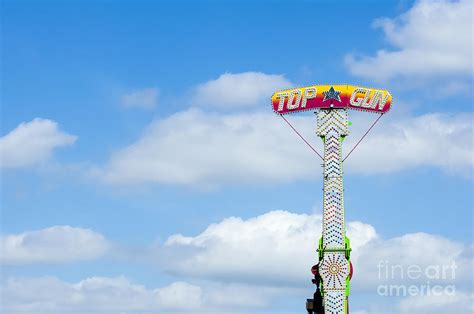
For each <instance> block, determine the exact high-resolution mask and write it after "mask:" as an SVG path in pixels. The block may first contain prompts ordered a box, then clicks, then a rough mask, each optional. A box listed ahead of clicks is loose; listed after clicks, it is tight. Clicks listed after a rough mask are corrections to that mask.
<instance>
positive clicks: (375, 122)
mask: <svg viewBox="0 0 474 314" xmlns="http://www.w3.org/2000/svg"><path fill="white" fill-rule="evenodd" d="M382 116H383V113H381V114H380V116H379V117H378V118H377V120H375V121H374V123H372V125H371V126H370V128H369V129H368V130H367V132H365V134H364V135H362V137H361V138H360V140H359V141H358V142H357V144H355V145H354V147H352V149H351V151H350V152H349V154H347V156H346V157H344V159H343V160H342V162H344V160H346V159H347V157H349V156H350V155H351V154H352V152H353V151H354V149H356V147H357V146H358V145H359V144H360V142H362V140H363V139H364V137H365V136H366V135H367V134H369V132H370V130H372V128H373V127H374V125H375V124H377V122H379V120H380V118H382Z"/></svg>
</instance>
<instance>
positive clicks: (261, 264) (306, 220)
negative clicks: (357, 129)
mask: <svg viewBox="0 0 474 314" xmlns="http://www.w3.org/2000/svg"><path fill="white" fill-rule="evenodd" d="M321 224H322V221H321V217H320V216H319V215H305V214H295V213H290V212H286V211H271V212H268V213H266V214H263V215H260V216H257V217H253V218H249V219H242V218H239V217H230V218H226V219H224V220H222V221H220V222H218V223H215V224H211V225H210V226H208V227H207V228H206V229H205V230H204V231H203V232H201V233H199V234H197V235H194V236H190V235H181V234H175V235H172V236H170V237H169V238H168V239H167V240H166V242H165V243H164V244H163V245H158V246H157V247H154V248H153V249H152V251H153V252H154V254H156V255H155V256H154V258H155V259H152V262H153V264H154V265H156V264H157V263H156V262H157V260H156V258H158V262H159V264H160V265H161V266H162V267H164V270H167V271H169V272H172V273H173V274H174V275H176V276H178V277H181V278H186V281H189V280H190V282H182V281H178V282H174V283H172V284H170V285H168V286H165V287H160V288H149V287H145V286H144V285H141V284H137V283H134V282H131V281H130V280H128V279H126V278H124V277H116V278H107V277H92V278H87V279H84V280H81V281H79V282H77V283H68V282H64V281H61V280H59V279H57V278H54V277H44V278H14V277H9V278H5V279H4V281H3V283H2V285H1V291H0V293H1V295H2V298H3V300H5V301H3V302H2V304H1V309H0V310H1V311H2V313H3V312H5V313H8V312H9V311H11V312H14V311H24V312H31V313H38V312H65V311H78V312H81V311H82V312H91V313H93V312H97V313H101V312H102V313H103V312H105V311H119V310H120V311H123V312H127V311H159V312H167V311H170V312H173V311H183V312H189V311H190V310H193V311H194V312H213V311H214V312H223V311H226V310H228V309H229V308H232V309H233V310H234V311H236V312H237V311H244V312H249V311H252V310H251V309H253V310H255V309H257V310H262V311H265V310H271V311H272V312H273V310H274V309H275V305H274V304H278V302H276V303H275V301H276V300H281V299H282V298H285V299H287V300H288V299H292V298H298V299H301V300H304V298H305V297H307V296H309V295H310V294H311V291H312V289H313V286H312V285H311V283H310V282H309V279H310V278H311V274H310V272H309V268H310V267H311V265H313V264H315V263H316V259H317V253H316V246H317V242H318V239H319V237H320V234H321ZM346 227H347V233H348V236H349V238H350V239H351V245H352V249H353V251H352V254H351V259H352V263H353V265H354V269H355V271H354V277H353V278H352V281H351V287H352V288H351V293H352V294H351V299H352V300H355V299H357V300H359V302H358V303H359V304H360V300H367V306H366V308H367V310H360V313H380V312H390V313H428V312H430V311H433V309H438V308H439V309H443V312H446V313H464V312H466V313H468V312H469V310H470V309H471V308H472V278H473V277H472V275H473V273H472V272H473V270H472V264H473V254H472V249H473V246H472V244H471V245H465V244H462V243H458V242H454V241H451V240H449V239H446V238H444V237H441V236H436V235H431V234H426V233H412V234H405V235H402V236H400V237H394V238H390V239H383V238H381V237H380V236H379V235H378V234H377V232H376V230H375V228H374V227H373V226H371V225H369V224H365V223H362V222H349V223H348V224H347V226H346ZM36 238H37V240H36V242H45V241H42V240H41V237H36ZM48 241H49V240H48ZM48 241H46V242H48ZM73 246H74V245H73ZM85 246H87V245H86V243H83V245H81V247H85ZM54 254H55V253H54V252H53V255H54ZM66 254H70V252H66ZM453 261H454V262H455V264H454V265H456V267H454V268H453V267H451V265H453V264H452V262H453ZM381 262H383V264H382V266H383V267H382V268H380V267H379V265H381V264H380V263H381ZM413 265H415V266H417V267H420V269H421V270H422V271H421V275H420V276H419V277H418V278H410V277H408V275H407V274H408V268H409V267H413ZM392 266H395V267H398V268H395V269H396V270H395V272H394V275H391V274H389V276H388V277H386V276H385V269H387V270H388V271H389V272H391V269H392ZM385 267H387V268H385ZM400 267H401V269H402V271H399V270H398V269H399V268H400ZM430 267H438V269H439V274H440V275H439V276H438V275H435V276H438V277H436V278H433V277H430V276H428V275H427V273H426V270H427V269H429V268H430ZM444 267H447V268H446V276H445V277H443V276H442V272H443V271H442V269H443V268H444ZM453 269H454V270H453ZM402 273H403V275H402ZM431 274H433V273H432V272H431ZM428 282H429V284H431V286H434V285H442V286H447V285H455V289H456V291H455V294H454V295H447V294H443V295H442V296H438V297H437V298H435V297H433V296H427V295H424V296H406V297H396V298H395V297H385V296H381V295H378V294H377V291H378V290H377V289H378V286H379V285H385V284H395V285H405V286H410V285H415V286H420V285H426V284H427V283H428ZM469 291H471V292H469ZM387 302H388V303H390V304H389V305H387ZM252 312H255V311H252Z"/></svg>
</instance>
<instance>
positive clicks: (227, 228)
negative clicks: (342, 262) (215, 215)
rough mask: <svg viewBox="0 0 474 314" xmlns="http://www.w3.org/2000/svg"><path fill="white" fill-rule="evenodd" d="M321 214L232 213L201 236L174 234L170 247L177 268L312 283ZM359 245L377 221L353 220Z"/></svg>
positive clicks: (254, 279) (227, 276)
mask: <svg viewBox="0 0 474 314" xmlns="http://www.w3.org/2000/svg"><path fill="white" fill-rule="evenodd" d="M321 226H322V220H321V217H320V216H316V215H311V216H309V215H305V214H293V213H289V212H286V211H272V212H269V213H267V214H264V215H261V216H258V217H255V218H251V219H248V220H242V219H241V218H237V217H231V218H227V219H225V220H223V221H221V222H220V223H217V224H212V225H210V226H209V227H208V228H207V229H206V230H205V231H203V232H202V233H200V234H198V235H197V236H195V237H186V236H182V235H179V234H178V235H173V236H171V237H169V238H168V240H167V241H166V244H165V246H164V249H165V252H166V250H168V252H169V251H170V250H171V252H173V251H174V252H177V255H176V256H175V257H176V258H175V259H174V258H173V256H172V255H169V256H168V255H166V257H167V261H166V266H167V267H168V269H169V270H170V271H171V272H174V273H179V274H180V275H186V276H197V277H204V278H214V279H218V280H223V281H228V280H229V281H231V280H235V281H241V282H246V283H254V284H262V283H269V284H270V283H271V284H281V285H286V286H298V285H300V284H301V283H304V282H307V281H308V279H310V277H311V275H310V272H309V269H310V268H311V266H312V265H313V264H315V263H316V262H317V260H316V253H315V252H316V251H315V250H316V247H317V242H318V240H319V237H320V234H321ZM348 233H349V235H353V237H354V239H353V241H352V242H353V246H354V250H355V251H357V250H358V249H359V247H361V246H363V245H364V244H366V243H367V242H369V241H371V240H373V239H374V238H376V233H375V230H374V228H373V227H372V226H370V225H367V224H363V223H361V222H352V223H349V224H348Z"/></svg>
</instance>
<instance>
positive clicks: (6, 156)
mask: <svg viewBox="0 0 474 314" xmlns="http://www.w3.org/2000/svg"><path fill="white" fill-rule="evenodd" d="M76 139H77V137H76V136H74V135H70V134H68V133H65V132H63V131H61V130H59V127H58V124H57V123H56V122H55V121H52V120H48V119H40V118H36V119H34V120H32V121H30V122H22V123H21V124H20V125H18V126H17V127H16V128H15V129H13V130H12V131H10V132H9V133H8V134H6V135H4V136H2V137H1V138H0V165H1V166H2V167H27V166H32V165H35V164H38V163H41V162H44V161H46V160H48V159H49V158H50V157H51V155H52V153H53V151H54V150H55V149H56V148H58V147H61V146H66V145H71V144H73V143H74V142H75V141H76Z"/></svg>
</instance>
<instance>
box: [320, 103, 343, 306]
mask: <svg viewBox="0 0 474 314" xmlns="http://www.w3.org/2000/svg"><path fill="white" fill-rule="evenodd" d="M317 117H318V122H317V132H316V133H317V135H318V136H320V137H321V139H322V140H323V142H324V164H323V176H324V197H323V204H324V207H323V208H324V209H323V229H322V230H323V234H322V237H321V240H320V243H319V248H318V252H319V266H318V273H319V275H320V276H321V279H322V282H323V289H322V295H323V297H324V303H323V307H324V310H325V312H326V313H346V312H347V297H348V296H349V279H350V276H349V273H350V268H351V266H350V261H349V257H350V255H349V254H350V245H349V239H348V238H347V237H346V231H345V224H344V187H343V178H342V176H343V169H342V141H343V140H344V138H345V137H346V135H347V134H348V120H347V110H346V109H320V110H319V112H317ZM315 275H317V274H315Z"/></svg>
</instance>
